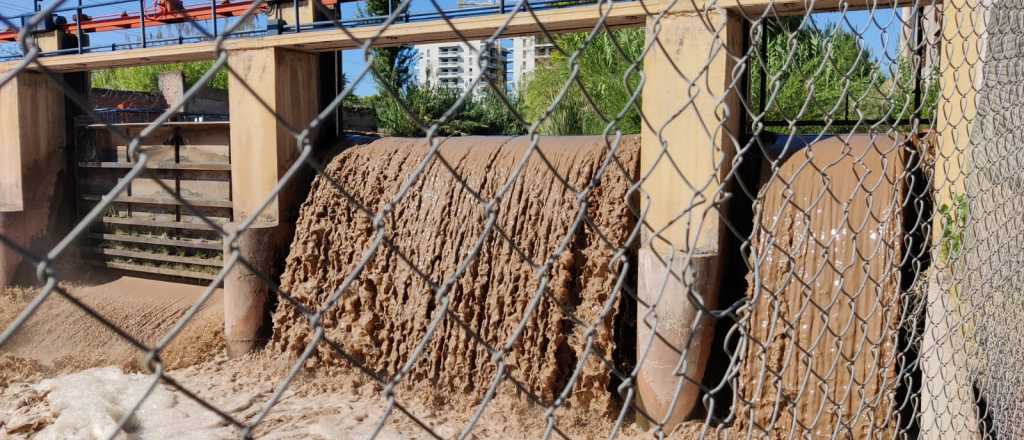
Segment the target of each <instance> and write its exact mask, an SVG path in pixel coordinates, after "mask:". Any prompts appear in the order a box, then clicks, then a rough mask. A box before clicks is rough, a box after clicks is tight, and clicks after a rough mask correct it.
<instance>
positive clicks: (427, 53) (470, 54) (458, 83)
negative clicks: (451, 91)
mask: <svg viewBox="0 0 1024 440" xmlns="http://www.w3.org/2000/svg"><path fill="white" fill-rule="evenodd" d="M416 50H417V51H418V52H419V59H418V60H417V62H416V82H417V83H419V84H420V85H429V86H441V87H452V88H457V89H459V90H465V89H466V87H468V86H469V85H471V84H472V83H473V78H474V77H476V75H477V74H479V73H481V72H482V74H483V76H484V78H490V79H491V80H492V81H493V82H494V85H495V86H496V87H498V88H499V89H501V90H504V89H505V84H506V73H505V70H506V67H505V66H506V62H507V59H508V49H505V48H503V47H502V46H501V44H499V43H494V44H490V45H489V44H487V43H486V42H485V41H483V40H470V41H469V42H468V44H467V43H462V42H457V43H432V44H419V45H416ZM487 88H488V87H487V85H486V82H483V80H481V83H480V84H478V85H477V88H476V91H481V90H485V89H487Z"/></svg>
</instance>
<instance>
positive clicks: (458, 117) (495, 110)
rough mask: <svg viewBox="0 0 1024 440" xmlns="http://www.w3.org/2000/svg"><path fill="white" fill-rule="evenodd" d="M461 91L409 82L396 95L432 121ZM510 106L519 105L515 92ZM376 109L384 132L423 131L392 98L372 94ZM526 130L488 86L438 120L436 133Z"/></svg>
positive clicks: (420, 133)
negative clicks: (440, 122) (448, 115)
mask: <svg viewBox="0 0 1024 440" xmlns="http://www.w3.org/2000/svg"><path fill="white" fill-rule="evenodd" d="M461 93H462V92H461V91H459V90H456V89H450V88H445V87H429V86H419V85H410V86H407V87H405V88H403V89H401V90H400V91H399V97H400V99H401V101H402V102H403V103H405V105H406V107H407V108H408V109H409V111H410V112H412V113H413V114H415V115H416V116H417V117H418V118H419V119H420V120H421V121H424V122H426V123H427V124H431V123H434V122H436V121H437V120H439V119H440V118H441V117H442V116H443V115H444V114H445V112H447V111H448V110H449V109H450V108H452V107H454V106H455V105H456V103H457V102H458V100H459V96H460V95H461ZM509 103H510V104H512V105H513V108H516V107H517V106H518V103H517V100H516V99H515V97H514V96H512V97H509ZM373 105H374V108H375V109H376V111H377V126H378V127H379V129H380V131H381V133H382V134H384V135H387V136H423V135H424V134H425V133H424V132H423V131H422V130H420V128H419V126H417V125H416V123H415V122H414V121H413V119H412V118H410V117H409V116H408V115H407V113H406V110H405V109H403V108H402V107H401V106H399V104H398V103H397V102H396V101H395V100H394V99H393V98H391V96H389V95H388V96H385V95H378V96H376V97H374V103H373ZM523 132H525V127H524V126H523V125H522V124H521V123H520V122H519V120H518V119H516V118H515V116H513V112H511V111H509V109H508V107H507V106H505V104H504V103H503V102H502V100H501V97H499V96H498V95H496V94H495V93H494V92H492V91H490V90H488V91H484V92H481V93H479V94H477V95H476V96H473V97H471V98H469V99H467V100H466V101H465V102H464V103H463V105H462V106H461V107H460V108H459V109H458V110H457V111H456V112H455V113H454V114H452V115H451V117H450V118H448V120H447V121H446V122H444V123H443V124H441V126H440V128H439V130H438V133H437V134H439V135H442V136H458V135H469V134H486V135H498V134H505V135H514V134H521V133H523Z"/></svg>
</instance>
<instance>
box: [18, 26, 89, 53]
mask: <svg viewBox="0 0 1024 440" xmlns="http://www.w3.org/2000/svg"><path fill="white" fill-rule="evenodd" d="M32 38H34V39H35V41H36V43H37V44H39V50H41V51H42V52H43V53H46V52H54V51H58V50H61V49H70V48H73V47H78V36H77V35H74V34H70V33H67V32H65V31H64V30H62V29H56V30H52V31H45V32H36V33H35V34H33V35H32ZM82 45H83V46H88V45H89V36H88V35H84V34H83V35H82Z"/></svg>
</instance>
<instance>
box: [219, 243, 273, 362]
mask: <svg viewBox="0 0 1024 440" xmlns="http://www.w3.org/2000/svg"><path fill="white" fill-rule="evenodd" d="M275 229H276V228H260V229H254V228H250V229H247V230H245V231H242V232H241V234H240V235H239V237H238V241H237V246H238V252H239V261H238V262H237V263H236V264H235V265H234V267H232V268H231V271H229V272H228V274H227V276H226V277H225V278H224V345H225V346H226V347H227V351H228V356H229V357H238V356H241V355H244V354H246V353H249V352H251V351H254V350H256V349H258V348H259V347H261V346H263V344H264V343H265V342H266V337H265V336H264V335H263V334H261V330H263V328H264V324H265V322H266V316H267V303H268V300H269V298H270V295H271V289H270V286H269V285H268V284H267V283H266V282H265V281H264V280H263V279H262V278H261V277H260V275H259V274H257V273H255V272H253V269H255V270H256V271H258V272H260V273H262V274H264V275H267V276H268V277H269V276H272V275H273V274H274V258H273V257H274V255H273V252H272V250H273V249H274V247H273V245H274V243H273V241H274V237H275V235H276V234H274V231H275ZM225 230H227V231H228V232H235V231H237V230H238V225H236V224H228V225H225ZM233 252H234V249H232V248H231V243H230V242H227V241H225V243H224V261H229V260H230V259H231V255H232V253H233ZM242 260H244V262H245V263H247V264H248V266H250V267H247V266H246V264H243V261H242Z"/></svg>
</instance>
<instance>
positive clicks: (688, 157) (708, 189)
mask: <svg viewBox="0 0 1024 440" xmlns="http://www.w3.org/2000/svg"><path fill="white" fill-rule="evenodd" d="M708 26H712V27H713V28H712V29H709V27H708ZM742 32H743V29H742V21H741V20H740V17H739V16H738V15H737V14H735V13H732V12H727V11H725V10H717V11H712V12H711V13H709V14H707V15H700V14H696V13H683V14H671V15H666V16H665V17H664V18H663V19H661V20H660V22H659V21H657V20H655V19H652V20H650V22H649V23H648V33H647V34H648V38H652V37H653V36H654V35H657V38H658V40H659V43H655V46H654V47H653V48H652V50H651V51H650V52H649V53H648V55H647V58H646V59H645V60H644V73H645V75H646V83H645V84H644V89H643V112H644V114H645V115H646V116H647V118H648V120H649V122H650V123H651V125H652V127H653V129H652V128H648V127H645V128H644V129H643V131H642V134H641V142H642V145H641V150H640V151H641V152H640V167H641V173H643V174H642V175H644V176H645V180H644V181H643V183H642V185H641V186H642V190H643V194H642V195H641V209H642V212H644V213H645V218H644V223H645V228H644V231H643V242H642V246H641V249H640V250H639V255H638V259H639V262H638V267H639V273H638V293H639V297H640V304H638V306H637V326H638V329H637V361H638V363H639V362H642V363H641V364H640V371H639V376H638V382H637V387H638V397H639V403H640V405H641V407H642V408H643V409H644V411H646V412H647V413H648V414H649V415H650V416H651V417H653V418H654V420H653V422H655V423H658V424H664V425H665V426H664V428H663V429H665V430H666V431H669V432H670V431H671V430H672V429H674V427H675V426H676V425H678V424H679V422H681V421H683V420H684V418H685V417H686V416H687V415H688V414H689V413H690V411H691V410H692V409H693V407H694V405H695V404H696V403H697V400H698V395H699V385H698V384H699V383H700V381H701V379H702V378H703V375H704V368H705V364H706V363H707V360H708V355H709V354H710V351H711V350H710V349H711V344H712V339H713V329H714V325H713V322H712V321H711V319H710V317H709V316H708V315H707V314H704V315H703V316H701V317H700V321H699V322H698V312H699V310H700V307H698V306H696V305H695V303H703V307H706V308H708V309H713V308H715V307H716V306H717V302H718V293H719V292H718V290H719V285H720V278H721V270H722V267H721V266H722V264H721V263H722V255H723V247H724V243H725V237H726V235H725V234H726V233H727V230H726V228H725V227H724V226H723V225H721V224H720V223H721V222H720V213H719V209H722V208H721V206H720V205H718V203H717V201H716V199H717V198H718V197H721V191H722V190H723V186H724V183H723V182H724V181H725V179H726V176H727V175H728V173H729V170H730V165H731V160H732V158H733V156H734V153H733V152H734V150H735V142H736V141H735V139H737V138H738V136H739V135H740V131H741V127H740V121H741V119H740V118H739V115H740V110H741V107H740V101H739V99H740V96H739V95H738V85H737V84H738V82H735V81H734V77H733V75H734V73H736V72H734V71H733V67H734V66H735V59H734V58H733V57H734V56H738V55H739V54H740V53H741V52H742V44H743V42H742V37H743V34H742ZM652 334H653V337H652ZM648 346H650V349H649V350H648V349H647V347H648ZM684 354H685V356H683V355H684ZM682 361H685V366H683V364H682ZM678 373H681V374H678ZM637 419H638V421H640V422H645V421H646V422H651V421H650V420H644V418H643V417H640V416H638V418H637Z"/></svg>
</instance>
